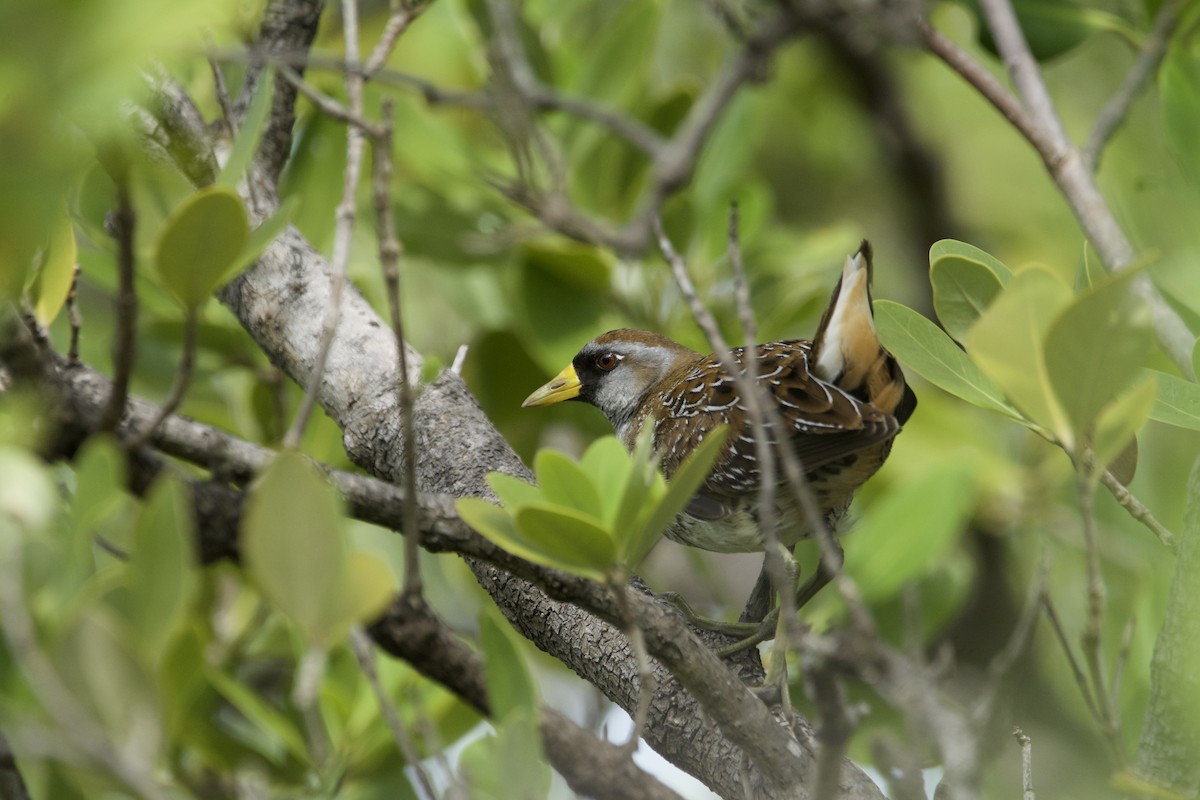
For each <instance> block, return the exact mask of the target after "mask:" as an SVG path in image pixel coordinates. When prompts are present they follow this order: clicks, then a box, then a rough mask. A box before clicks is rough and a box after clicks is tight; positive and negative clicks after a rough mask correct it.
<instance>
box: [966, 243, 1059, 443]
mask: <svg viewBox="0 0 1200 800" xmlns="http://www.w3.org/2000/svg"><path fill="white" fill-rule="evenodd" d="M1070 302H1071V292H1070V290H1069V289H1068V288H1067V286H1066V284H1064V283H1063V282H1062V281H1061V280H1060V279H1059V278H1058V276H1057V275H1055V274H1054V273H1052V272H1050V271H1049V270H1047V269H1045V268H1043V267H1038V266H1032V267H1027V268H1026V269H1023V270H1021V271H1020V272H1018V273H1017V274H1016V275H1015V276H1013V281H1012V283H1011V284H1009V285H1008V286H1007V287H1006V288H1005V290H1004V292H1003V294H1001V295H1000V297H998V298H997V299H996V301H995V302H994V303H992V306H991V307H990V308H989V309H988V310H987V312H985V313H984V315H983V316H982V317H980V318H979V322H977V323H976V324H975V326H974V327H973V328H972V329H971V332H970V334H969V335H968V336H967V344H968V349H969V350H970V353H971V360H972V361H974V362H975V363H976V364H978V365H979V368H980V369H981V370H982V371H983V373H984V374H985V375H987V376H988V377H989V378H991V379H992V380H993V381H995V383H996V385H997V386H999V387H1000V388H1001V389H1003V390H1004V393H1005V394H1006V395H1007V396H1008V397H1009V398H1010V399H1011V400H1012V401H1013V402H1014V403H1016V405H1017V407H1018V408H1020V409H1021V410H1022V411H1024V412H1025V413H1026V414H1027V415H1028V416H1029V418H1030V419H1032V420H1033V421H1034V422H1036V423H1038V424H1039V425H1041V426H1042V427H1044V428H1046V429H1047V430H1050V431H1052V432H1053V433H1054V435H1055V436H1057V437H1058V439H1059V440H1060V441H1061V442H1063V443H1064V444H1066V445H1067V446H1068V447H1071V446H1073V441H1074V440H1073V439H1072V436H1071V433H1072V429H1071V426H1070V424H1069V423H1068V421H1067V417H1066V414H1065V413H1064V412H1063V409H1062V407H1061V406H1060V405H1059V402H1058V399H1057V398H1056V397H1055V395H1054V389H1053V387H1052V385H1051V383H1050V376H1049V375H1048V374H1047V369H1046V356H1045V349H1044V345H1043V343H1044V342H1045V340H1046V334H1047V332H1048V331H1049V329H1050V326H1051V324H1052V323H1053V322H1054V319H1055V318H1056V317H1057V316H1058V314H1059V312H1061V311H1062V309H1063V308H1065V307H1066V306H1067V305H1068V304H1069V303H1070Z"/></svg>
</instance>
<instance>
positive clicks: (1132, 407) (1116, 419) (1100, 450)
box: [1092, 375, 1158, 483]
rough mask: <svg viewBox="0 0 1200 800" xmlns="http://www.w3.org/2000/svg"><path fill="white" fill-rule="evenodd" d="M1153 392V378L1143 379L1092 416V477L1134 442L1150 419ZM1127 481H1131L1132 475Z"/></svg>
mask: <svg viewBox="0 0 1200 800" xmlns="http://www.w3.org/2000/svg"><path fill="white" fill-rule="evenodd" d="M1157 391H1158V386H1157V381H1156V380H1155V378H1154V376H1153V375H1146V376H1144V377H1143V379H1142V380H1141V381H1139V382H1138V384H1137V385H1136V386H1134V387H1133V388H1132V389H1130V390H1129V391H1127V392H1125V393H1124V394H1122V395H1121V396H1120V397H1118V398H1117V399H1116V400H1114V401H1113V402H1111V403H1109V404H1108V405H1107V406H1105V407H1104V408H1103V409H1101V410H1100V413H1099V414H1098V415H1097V416H1096V430H1095V432H1094V433H1093V434H1092V461H1093V464H1094V469H1093V473H1094V476H1095V477H1099V476H1100V474H1101V473H1102V472H1103V471H1104V469H1107V468H1109V467H1110V465H1112V464H1113V463H1114V462H1115V461H1116V460H1117V458H1118V457H1119V456H1121V455H1122V454H1123V453H1124V452H1125V450H1126V449H1127V448H1128V447H1129V444H1130V442H1132V441H1134V436H1135V435H1136V434H1137V432H1138V431H1139V430H1141V428H1142V426H1143V425H1145V424H1146V420H1147V419H1148V418H1149V417H1150V410H1151V409H1152V408H1154V398H1155V396H1156V394H1157ZM1134 466H1135V467H1136V462H1135V463H1134ZM1129 477H1131V478H1132V474H1131V475H1130V476H1129ZM1128 482H1129V481H1122V483H1128Z"/></svg>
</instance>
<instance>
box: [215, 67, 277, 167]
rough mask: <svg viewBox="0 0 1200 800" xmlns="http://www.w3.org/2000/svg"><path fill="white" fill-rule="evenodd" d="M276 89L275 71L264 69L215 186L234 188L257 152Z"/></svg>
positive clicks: (269, 68)
mask: <svg viewBox="0 0 1200 800" xmlns="http://www.w3.org/2000/svg"><path fill="white" fill-rule="evenodd" d="M274 89H275V70H274V69H272V68H271V67H269V66H268V67H267V69H266V70H265V74H263V75H262V76H261V77H260V79H259V85H258V90H257V91H255V93H254V97H252V98H250V105H249V106H248V107H247V108H246V113H245V115H243V117H242V122H241V125H240V126H239V127H238V131H237V135H236V136H235V137H234V139H233V147H231V148H230V149H229V156H228V158H226V160H225V165H224V166H223V167H221V173H220V174H219V175H218V176H217V180H216V184H217V185H218V186H226V187H228V188H230V189H237V185H238V181H240V180H241V179H242V175H243V174H245V172H246V167H248V166H249V165H250V160H251V159H252V158H253V157H254V153H255V151H256V150H258V141H259V139H261V138H262V132H263V129H264V128H265V127H266V122H267V109H269V108H270V107H271V95H272V94H274Z"/></svg>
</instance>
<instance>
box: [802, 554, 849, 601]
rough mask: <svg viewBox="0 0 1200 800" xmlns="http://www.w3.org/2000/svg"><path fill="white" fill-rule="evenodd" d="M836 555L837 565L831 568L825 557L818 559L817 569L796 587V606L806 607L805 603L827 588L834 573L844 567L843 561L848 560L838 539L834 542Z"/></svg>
mask: <svg viewBox="0 0 1200 800" xmlns="http://www.w3.org/2000/svg"><path fill="white" fill-rule="evenodd" d="M832 545H833V551H834V556H835V557H836V558H837V567H836V568H834V569H829V567H828V566H827V565H826V563H825V561H826V560H825V557H824V556H821V558H820V559H819V560H818V561H817V571H816V572H814V573H813V576H812V577H811V578H809V579H808V580H807V581H805V582H804V584H803V585H802V586H800V587H798V588H797V589H796V608H797V609H800V608H803V607H804V604H805V603H807V602H808V601H809V600H812V599H813V598H814V597H816V595H817V592H819V591H821V589H823V588H825V584H827V583H829V582H830V581H831V580H833V576H834V574H835V573H836V572H837V571H838V570H839V569H841V568H842V563H843V562H844V561H845V560H846V554H845V553H844V552H843V551H842V546H841V544H839V543H838V541H837V540H836V539H834V540H833V542H832Z"/></svg>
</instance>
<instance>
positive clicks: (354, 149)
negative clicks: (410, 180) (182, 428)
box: [283, 0, 365, 448]
mask: <svg viewBox="0 0 1200 800" xmlns="http://www.w3.org/2000/svg"><path fill="white" fill-rule="evenodd" d="M342 27H343V38H344V39H345V47H346V61H348V62H350V63H352V64H353V63H356V62H357V61H358V4H357V2H356V0H342ZM362 87H363V79H362V76H361V75H360V74H358V72H357V70H355V71H353V72H347V73H346V96H347V98H348V99H349V101H350V113H351V114H352V115H353V116H354V117H355V118H358V119H362V116H363V113H362V112H363V103H362ZM364 145H365V139H364V132H363V129H362V128H361V127H360V126H358V125H351V126H350V127H349V128H347V129H346V170H345V173H344V174H343V182H342V199H341V202H340V203H339V204H338V207H337V217H336V224H335V227H334V231H333V253H332V255H331V257H330V259H329V269H330V273H331V276H332V280H331V281H330V289H329V307H328V308H327V309H326V311H325V320H324V323H323V325H322V328H321V341H320V344H319V346H318V349H317V356H316V359H315V361H314V363H313V367H312V371H311V372H310V373H309V377H308V382H307V384H306V385H305V387H304V399H303V400H301V402H300V408H299V410H298V411H297V412H296V417H295V419H294V420H292V425H291V427H290V428H288V432H287V434H285V435H284V437H283V446H284V447H289V448H295V447H297V446H299V444H300V437H301V436H302V435H303V434H304V429H305V428H306V427H307V426H308V419H309V417H310V416H312V412H313V408H314V407H315V406H316V403H317V395H318V392H319V390H320V387H321V382H322V381H323V380H324V379H325V363H326V362H327V361H328V359H329V351H330V350H331V349H332V347H333V337H334V334H336V333H337V325H338V319H339V317H340V316H341V312H342V292H343V291H344V289H345V286H346V271H347V269H348V268H349V265H350V240H351V237H352V235H353V233H354V212H355V200H356V195H357V189H358V180H359V175H360V173H361V170H362V154H363V147H364Z"/></svg>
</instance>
